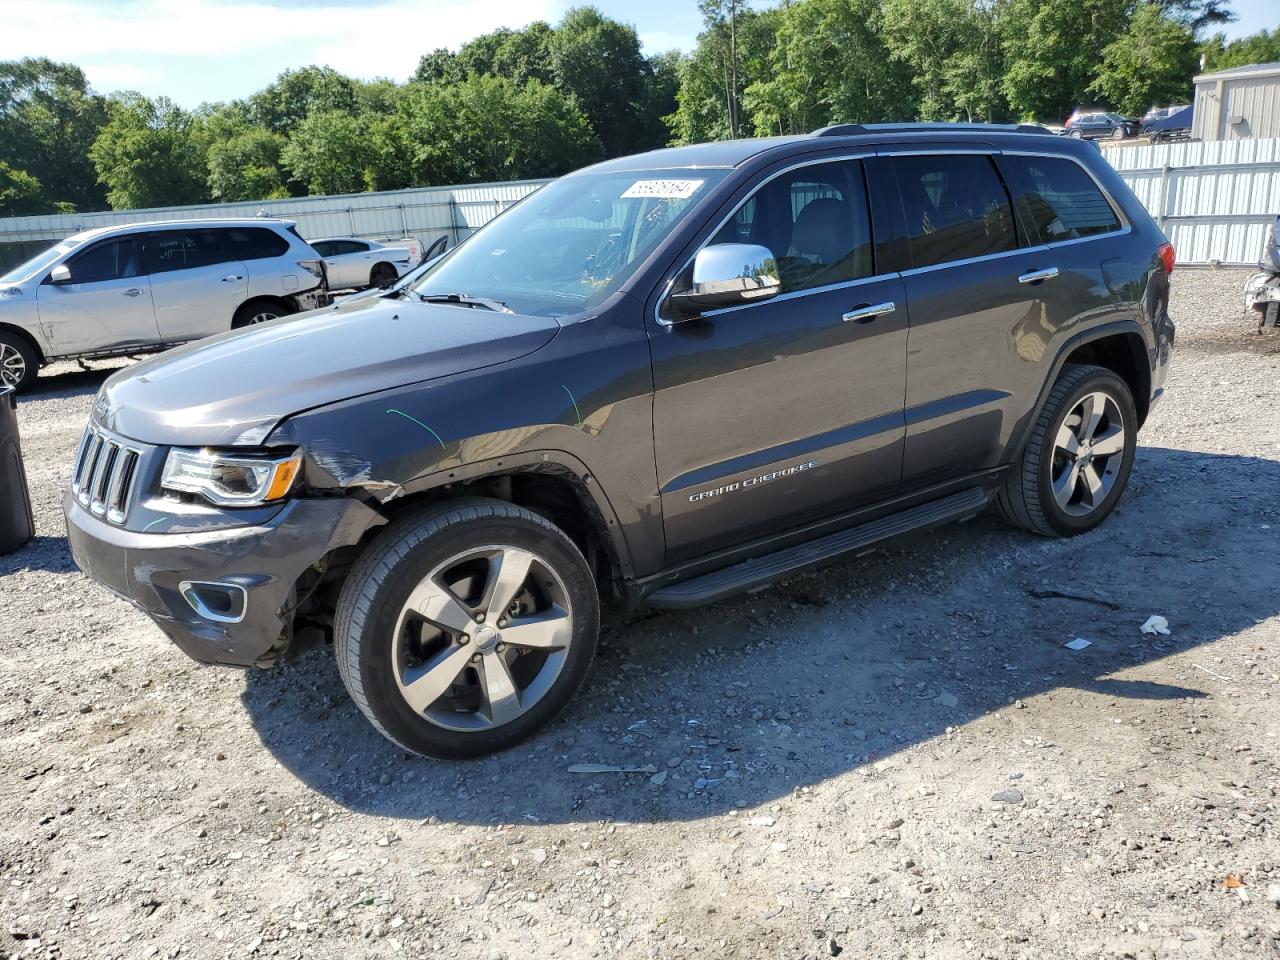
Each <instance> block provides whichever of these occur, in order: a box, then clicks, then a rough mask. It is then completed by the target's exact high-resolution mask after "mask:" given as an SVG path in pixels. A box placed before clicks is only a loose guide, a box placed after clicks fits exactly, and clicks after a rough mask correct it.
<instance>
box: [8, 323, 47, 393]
mask: <svg viewBox="0 0 1280 960" xmlns="http://www.w3.org/2000/svg"><path fill="white" fill-rule="evenodd" d="M39 372H40V357H39V355H38V354H37V353H36V351H35V348H34V347H32V346H31V344H30V342H28V340H27V339H26V337H22V336H19V335H18V334H16V333H10V332H9V331H8V330H0V388H4V387H10V388H12V389H13V390H14V391H15V392H16V393H22V392H23V391H24V390H26V389H27V388H28V387H30V386H31V385H32V384H33V383H35V382H36V376H37V375H38V374H39Z"/></svg>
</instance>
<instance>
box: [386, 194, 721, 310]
mask: <svg viewBox="0 0 1280 960" xmlns="http://www.w3.org/2000/svg"><path fill="white" fill-rule="evenodd" d="M728 172H729V171H727V170H692V169H680V170H645V171H641V172H635V171H632V172H630V173H600V174H583V175H580V176H574V177H568V178H566V179H564V180H557V181H555V182H554V183H550V184H548V185H547V186H545V187H543V188H542V189H541V190H539V191H538V192H537V193H535V194H533V195H532V196H530V197H529V198H528V199H526V200H524V201H522V202H521V203H519V204H517V205H516V206H515V207H512V208H511V210H509V211H508V212H506V213H504V214H503V215H502V216H500V217H497V218H496V219H494V220H493V221H491V222H490V223H489V224H487V225H486V226H485V227H484V228H483V229H482V230H481V231H480V232H479V233H477V234H476V235H475V236H473V237H471V238H470V239H468V240H467V242H466V243H464V244H462V245H460V246H458V247H456V248H454V250H453V251H452V252H450V253H449V254H447V255H445V256H444V257H441V258H440V259H439V260H438V261H436V262H435V263H434V264H433V265H432V266H431V267H429V268H428V269H427V270H426V271H425V272H424V273H423V275H422V276H421V277H420V278H419V279H418V280H416V281H415V282H413V283H410V284H409V285H408V289H409V290H412V291H414V292H415V293H418V294H420V295H422V296H443V295H446V294H463V295H465V296H470V297H484V298H488V299H490V300H495V301H499V302H500V303H502V304H505V305H506V306H507V307H509V308H510V309H511V310H513V311H514V312H516V313H523V314H529V315H533V316H544V317H558V316H565V315H567V314H572V313H579V312H581V311H583V310H589V309H591V307H593V306H594V305H595V304H597V303H600V302H601V301H603V300H604V299H605V298H606V297H608V296H610V295H611V294H612V293H613V292H614V291H616V290H617V289H618V287H620V286H621V285H622V283H623V282H624V281H625V280H626V279H627V278H628V277H629V276H631V274H632V273H634V272H635V270H636V268H637V267H639V266H640V264H641V263H643V262H644V259H645V257H646V256H648V255H649V253H650V252H651V251H652V250H653V248H654V247H656V246H657V245H658V243H659V241H661V240H662V238H663V237H665V236H666V235H667V234H668V233H670V232H671V229H672V228H673V227H674V226H675V224H676V223H678V222H679V221H680V220H681V219H682V218H683V217H684V216H685V215H686V214H687V213H688V211H689V210H690V209H692V207H693V205H694V204H695V203H697V202H698V200H699V199H700V198H701V197H703V196H705V195H706V194H707V193H708V192H709V191H710V189H711V187H712V186H713V185H714V184H715V183H717V182H719V181H720V180H722V179H724V177H725V176H726V175H727V174H728Z"/></svg>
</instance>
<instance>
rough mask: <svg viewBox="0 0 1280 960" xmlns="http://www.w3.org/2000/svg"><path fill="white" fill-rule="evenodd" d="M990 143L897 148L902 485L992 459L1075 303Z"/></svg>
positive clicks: (1033, 393) (1001, 452)
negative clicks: (902, 287) (1020, 219)
mask: <svg viewBox="0 0 1280 960" xmlns="http://www.w3.org/2000/svg"><path fill="white" fill-rule="evenodd" d="M994 153H995V151H994V150H993V151H990V152H980V151H973V152H960V151H951V152H941V151H940V152H924V153H911V154H897V155H894V156H893V157H892V161H891V163H892V167H893V169H894V171H895V173H896V175H897V181H898V187H899V190H900V192H901V196H902V208H903V213H904V217H905V233H906V241H907V247H908V256H909V262H910V265H911V266H910V269H907V270H904V271H903V272H902V277H903V281H904V282H905V284H906V294H907V304H908V308H909V311H910V315H911V331H910V335H909V339H908V349H907V389H906V412H905V419H906V444H905V451H904V455H903V465H902V472H903V487H904V489H921V488H925V487H929V486H932V485H935V484H939V483H942V482H946V481H951V480H955V479H957V478H960V477H964V476H966V475H968V474H973V473H975V472H977V471H983V470H987V469H991V468H993V467H996V466H999V465H1000V464H1001V463H1002V462H1003V461H1004V460H1005V458H1006V451H1007V447H1008V445H1009V440H1010V438H1011V436H1012V435H1013V431H1014V429H1015V427H1016V426H1017V425H1018V424H1019V422H1020V420H1021V418H1022V417H1023V416H1025V415H1026V414H1027V411H1028V410H1029V409H1030V408H1031V406H1032V405H1033V404H1034V403H1035V402H1036V398H1037V396H1038V393H1039V387H1040V384H1041V382H1042V381H1041V377H1042V374H1041V364H1042V360H1043V359H1044V354H1045V351H1046V347H1047V344H1048V342H1049V340H1050V338H1051V337H1052V335H1053V333H1054V331H1055V330H1057V329H1059V328H1060V327H1062V326H1063V325H1065V324H1068V323H1070V322H1071V319H1072V318H1073V317H1074V315H1075V312H1076V306H1075V302H1074V300H1073V298H1072V296H1071V291H1070V289H1069V287H1068V286H1066V285H1064V284H1063V283H1062V282H1061V279H1060V277H1059V275H1058V268H1057V260H1056V258H1055V257H1054V255H1053V254H1052V253H1051V251H1049V250H1048V249H1046V248H1045V247H1044V246H1042V245H1041V244H1040V243H1039V240H1038V237H1031V236H1029V235H1028V234H1027V232H1026V231H1025V230H1024V229H1022V228H1021V227H1020V226H1019V225H1018V224H1017V223H1016V221H1015V216H1014V212H1013V205H1012V201H1011V199H1010V197H1009V194H1008V192H1007V190H1006V188H1005V186H1004V183H1003V181H1002V179H1001V177H1000V174H999V172H998V170H997V168H996V164H995V158H994Z"/></svg>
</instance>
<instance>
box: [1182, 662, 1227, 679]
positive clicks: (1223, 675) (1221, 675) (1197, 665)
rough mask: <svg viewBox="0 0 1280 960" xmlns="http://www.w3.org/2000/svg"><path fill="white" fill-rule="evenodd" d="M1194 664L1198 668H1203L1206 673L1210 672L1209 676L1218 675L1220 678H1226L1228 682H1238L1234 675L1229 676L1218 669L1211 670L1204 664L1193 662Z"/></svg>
mask: <svg viewBox="0 0 1280 960" xmlns="http://www.w3.org/2000/svg"><path fill="white" fill-rule="evenodd" d="M1192 666H1193V667H1195V668H1196V669H1197V670H1203V671H1204V672H1205V673H1207V674H1209V676H1211V677H1217V678H1218V679H1219V680H1225V681H1227V683H1235V682H1236V681H1235V678H1234V677H1228V676H1226V675H1225V674H1222V673H1218V671H1216V670H1210V669H1209V668H1208V667H1206V666H1202V665H1201V664H1198V663H1193V664H1192Z"/></svg>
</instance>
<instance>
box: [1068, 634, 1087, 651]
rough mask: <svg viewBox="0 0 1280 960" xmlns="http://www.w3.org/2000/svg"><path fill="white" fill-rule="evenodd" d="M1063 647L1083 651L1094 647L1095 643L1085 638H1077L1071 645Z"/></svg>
mask: <svg viewBox="0 0 1280 960" xmlns="http://www.w3.org/2000/svg"><path fill="white" fill-rule="evenodd" d="M1063 646H1064V647H1066V648H1067V649H1068V650H1083V649H1084V648H1085V647H1092V646H1093V641H1092V640H1086V639H1085V638H1084V637H1076V638H1075V639H1074V640H1072V641H1071V642H1070V643H1064V644H1063Z"/></svg>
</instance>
